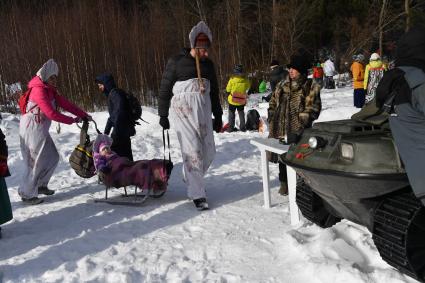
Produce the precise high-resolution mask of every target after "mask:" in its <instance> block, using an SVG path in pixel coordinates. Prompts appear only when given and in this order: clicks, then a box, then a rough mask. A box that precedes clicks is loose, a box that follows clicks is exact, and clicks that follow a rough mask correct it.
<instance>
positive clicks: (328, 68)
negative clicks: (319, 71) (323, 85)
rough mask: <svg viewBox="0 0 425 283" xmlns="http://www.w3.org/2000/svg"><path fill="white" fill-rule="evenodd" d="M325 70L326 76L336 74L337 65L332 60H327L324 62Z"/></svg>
mask: <svg viewBox="0 0 425 283" xmlns="http://www.w3.org/2000/svg"><path fill="white" fill-rule="evenodd" d="M323 72H324V73H325V76H326V77H333V76H334V75H336V71H335V65H334V63H333V62H332V61H331V60H329V59H328V60H326V62H325V64H323Z"/></svg>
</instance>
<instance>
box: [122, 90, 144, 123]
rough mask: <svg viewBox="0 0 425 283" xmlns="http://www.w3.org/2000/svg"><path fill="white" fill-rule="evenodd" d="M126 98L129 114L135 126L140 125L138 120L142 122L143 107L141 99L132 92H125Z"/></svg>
mask: <svg viewBox="0 0 425 283" xmlns="http://www.w3.org/2000/svg"><path fill="white" fill-rule="evenodd" d="M125 98H126V99H127V103H128V113H129V118H130V121H131V122H132V124H133V126H136V125H140V123H139V122H138V120H142V121H144V120H143V119H142V105H141V104H140V101H139V99H138V98H137V97H136V96H135V95H134V94H132V93H131V92H125Z"/></svg>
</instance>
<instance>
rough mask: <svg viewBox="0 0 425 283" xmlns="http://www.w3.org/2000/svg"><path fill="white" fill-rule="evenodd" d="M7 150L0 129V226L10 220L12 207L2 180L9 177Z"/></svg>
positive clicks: (5, 185)
mask: <svg viewBox="0 0 425 283" xmlns="http://www.w3.org/2000/svg"><path fill="white" fill-rule="evenodd" d="M7 156H8V148H7V144H6V139H5V136H4V134H3V132H2V131H1V129H0V225H2V224H4V223H6V222H8V221H10V220H12V218H13V214H12V206H11V204H10V199H9V193H8V192H7V184H6V181H5V180H4V178H6V177H8V176H10V173H9V168H8V166H7ZM0 239H1V227H0Z"/></svg>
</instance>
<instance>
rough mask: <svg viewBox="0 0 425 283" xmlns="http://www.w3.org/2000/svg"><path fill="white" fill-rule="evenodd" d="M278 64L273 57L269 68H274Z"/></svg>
mask: <svg viewBox="0 0 425 283" xmlns="http://www.w3.org/2000/svg"><path fill="white" fill-rule="evenodd" d="M277 66H279V61H277V60H276V59H273V60H272V61H271V63H270V68H274V67H277Z"/></svg>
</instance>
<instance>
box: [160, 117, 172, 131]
mask: <svg viewBox="0 0 425 283" xmlns="http://www.w3.org/2000/svg"><path fill="white" fill-rule="evenodd" d="M159 124H160V125H161V127H162V128H163V129H164V130H168V129H169V128H170V121H169V120H168V117H161V118H159Z"/></svg>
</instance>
